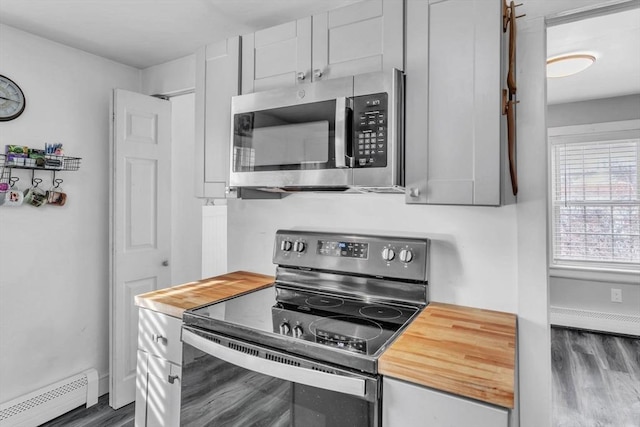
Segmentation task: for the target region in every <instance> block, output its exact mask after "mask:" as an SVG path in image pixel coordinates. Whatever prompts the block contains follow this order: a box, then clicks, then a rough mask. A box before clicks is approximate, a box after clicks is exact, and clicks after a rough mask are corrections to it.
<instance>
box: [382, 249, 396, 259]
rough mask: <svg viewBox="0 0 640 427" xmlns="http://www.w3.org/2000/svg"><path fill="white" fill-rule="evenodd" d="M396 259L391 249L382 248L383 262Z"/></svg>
mask: <svg viewBox="0 0 640 427" xmlns="http://www.w3.org/2000/svg"><path fill="white" fill-rule="evenodd" d="M395 257H396V253H395V252H394V251H393V249H391V248H384V249H383V250H382V259H384V260H385V261H392V260H393V259H394V258H395Z"/></svg>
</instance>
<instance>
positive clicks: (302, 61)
mask: <svg viewBox="0 0 640 427" xmlns="http://www.w3.org/2000/svg"><path fill="white" fill-rule="evenodd" d="M403 5H404V2H403V1H401V0H369V1H366V2H359V3H356V4H353V5H350V6H346V7H342V8H339V9H334V10H331V11H329V12H326V13H321V14H317V15H314V16H313V17H306V18H303V19H298V20H297V21H293V22H287V23H285V24H282V25H278V26H275V27H271V28H267V29H264V30H260V31H256V32H255V33H253V34H247V35H245V36H242V93H243V94H245V93H253V92H260V91H264V90H269V89H274V88H280V87H287V86H295V85H304V84H307V83H309V82H312V81H318V80H324V79H331V78H336V77H344V76H351V75H357V74H363V73H370V72H377V71H387V70H391V69H392V68H398V69H400V70H401V69H403V58H404V50H403V47H404V46H403V43H404V26H403V18H404V6H403Z"/></svg>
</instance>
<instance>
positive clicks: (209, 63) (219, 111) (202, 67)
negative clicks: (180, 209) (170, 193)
mask: <svg viewBox="0 0 640 427" xmlns="http://www.w3.org/2000/svg"><path fill="white" fill-rule="evenodd" d="M239 62H240V37H233V38H230V39H227V40H223V41H221V42H218V43H212V44H209V45H207V46H204V47H202V48H200V49H199V50H198V51H197V52H196V117H195V121H196V134H195V135H196V147H197V149H196V153H195V155H196V173H195V179H196V183H195V184H196V197H215V198H224V197H225V195H226V187H227V182H228V180H229V145H230V144H231V97H232V96H235V95H238V94H239V90H240V88H239V86H240V64H239ZM185 155H188V153H185Z"/></svg>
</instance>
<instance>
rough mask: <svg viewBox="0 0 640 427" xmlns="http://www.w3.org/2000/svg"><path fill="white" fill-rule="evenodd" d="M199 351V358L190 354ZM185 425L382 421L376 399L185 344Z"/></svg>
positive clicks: (322, 425) (329, 425) (340, 426)
mask: <svg viewBox="0 0 640 427" xmlns="http://www.w3.org/2000/svg"><path fill="white" fill-rule="evenodd" d="M192 351H193V357H187V356H186V355H187V354H188V353H190V352H192ZM185 357H186V358H187V359H188V360H185V361H184V362H185V363H184V364H183V369H182V375H183V377H182V381H183V382H182V391H181V393H182V404H181V411H180V425H181V426H203V425H207V426H220V427H222V426H224V427H246V426H265V427H267V426H269V427H271V426H282V427H360V426H362V427H364V426H367V427H371V426H377V425H378V424H377V422H378V421H377V420H378V419H379V417H378V416H377V411H378V405H377V404H376V402H372V401H367V400H365V399H363V398H360V397H356V396H352V395H349V394H344V393H338V392H335V391H330V390H325V389H322V388H317V387H312V386H309V385H304V384H298V383H295V382H291V381H285V380H282V379H279V378H275V377H272V376H267V375H264V374H261V373H258V372H255V371H253V370H248V369H245V368H242V367H238V366H236V365H234V364H232V363H228V362H225V361H223V360H221V359H218V358H216V357H214V356H211V355H209V354H207V353H205V352H202V351H200V350H198V349H195V348H194V347H191V346H188V345H185Z"/></svg>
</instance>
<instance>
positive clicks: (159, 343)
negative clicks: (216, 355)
mask: <svg viewBox="0 0 640 427" xmlns="http://www.w3.org/2000/svg"><path fill="white" fill-rule="evenodd" d="M139 319H140V320H139V325H138V362H137V371H136V403H135V426H136V427H178V426H179V425H180V384H181V380H182V375H181V369H182V366H181V364H182V343H181V342H180V329H181V325H182V321H181V320H180V319H177V318H175V317H171V316H167V315H165V314H161V313H158V312H155V311H152V310H147V309H144V308H141V309H140V316H139Z"/></svg>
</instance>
